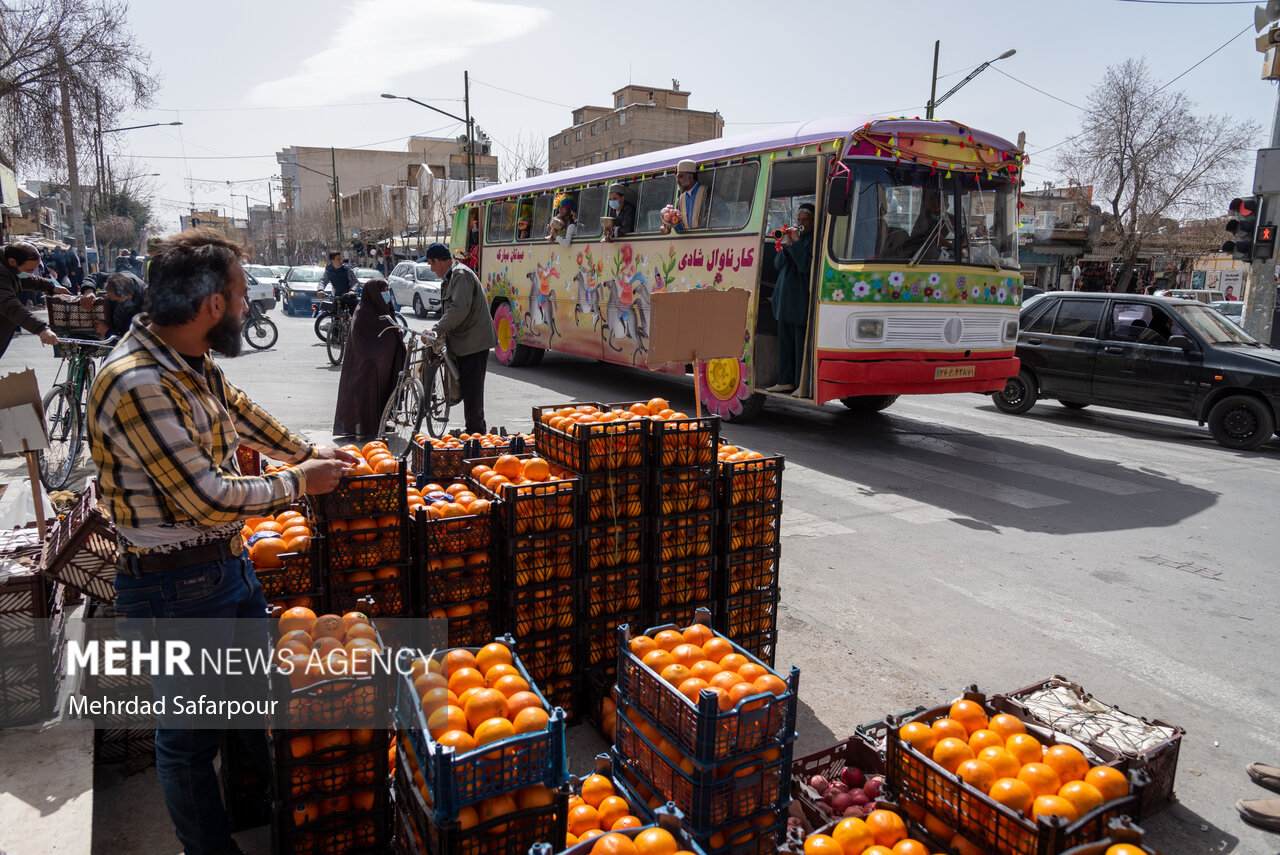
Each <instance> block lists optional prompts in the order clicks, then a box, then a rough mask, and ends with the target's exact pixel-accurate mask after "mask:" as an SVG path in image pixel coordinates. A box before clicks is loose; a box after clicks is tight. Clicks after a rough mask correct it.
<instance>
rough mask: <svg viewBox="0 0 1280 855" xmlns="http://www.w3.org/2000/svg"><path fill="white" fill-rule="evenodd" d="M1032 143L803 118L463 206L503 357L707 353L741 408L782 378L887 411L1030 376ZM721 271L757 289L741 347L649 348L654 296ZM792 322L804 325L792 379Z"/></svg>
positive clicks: (720, 410)
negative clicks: (801, 249)
mask: <svg viewBox="0 0 1280 855" xmlns="http://www.w3.org/2000/svg"><path fill="white" fill-rule="evenodd" d="M1023 159H1024V158H1023V155H1022V153H1021V152H1020V151H1018V150H1017V148H1016V147H1015V146H1014V145H1013V144H1012V143H1010V142H1008V141H1007V140H1005V139H1002V138H1000V137H997V136H994V135H992V134H989V133H985V132H982V131H979V130H977V129H974V128H969V127H966V126H963V125H960V124H957V123H955V122H950V121H925V120H920V119H883V120H873V121H865V120H860V119H855V118H843V119H826V120H818V121H811V122H804V123H800V124H796V125H789V126H784V127H778V128H772V129H770V130H762V131H759V132H756V133H751V134H746V135H742V136H736V137H726V138H722V139H715V140H708V141H705V142H700V143H695V144H692V145H686V146H680V147H677V148H671V149H666V150H664V151H657V152H651V153H648V154H642V155H637V156H634V157H626V158H620V159H617V160H609V161H603V162H600V163H595V164H592V165H590V166H583V167H579V168H577V169H570V170H566V171H562V172H553V173H550V174H547V175H540V176H536V177H532V178H527V179H524V180H520V181H515V182H510V183H506V184H498V185H492V186H489V187H485V188H484V189H482V190H478V191H476V192H474V193H471V194H469V195H468V196H466V197H465V198H463V199H462V200H461V202H460V203H459V205H458V207H457V208H456V209H455V212H454V221H453V232H452V237H451V242H452V245H453V246H454V247H455V248H458V249H461V248H462V247H464V246H465V247H466V251H467V253H468V254H469V258H470V260H471V263H472V264H473V265H474V266H476V268H477V272H478V274H479V275H480V278H481V281H483V282H484V285H485V289H486V292H487V294H488V298H489V301H490V308H491V311H492V314H493V318H494V323H495V325H496V328H497V333H498V346H497V348H496V351H497V358H498V360H499V362H501V363H502V364H504V365H511V366H534V365H537V364H538V362H539V361H540V360H541V359H542V356H543V354H544V353H545V352H546V351H548V350H554V351H558V352H561V353H567V354H574V355H577V356H583V357H588V358H591V359H599V360H604V361H606V362H613V363H617V364H620V365H627V366H636V367H640V368H647V369H649V370H652V371H660V372H665V373H678V374H683V373H685V372H687V371H690V370H696V371H698V372H699V375H700V376H699V377H698V380H699V382H698V384H697V387H698V389H699V390H700V391H699V394H700V395H701V396H702V404H703V406H704V407H706V408H707V409H708V410H709V411H710V412H713V413H717V414H719V415H721V416H724V417H725V418H727V419H730V420H742V419H747V418H750V417H752V416H754V415H755V414H757V413H758V412H759V411H760V408H761V407H762V406H763V405H764V403H765V402H766V401H767V399H768V398H769V397H770V396H774V395H784V396H785V397H786V398H788V399H789V400H803V401H808V402H811V403H813V404H823V403H825V402H827V401H833V400H839V401H841V402H843V403H844V404H845V405H846V406H848V407H850V408H852V409H855V410H878V409H883V408H884V407H886V406H888V405H889V404H891V403H892V402H893V401H894V400H895V398H896V397H897V396H899V395H904V394H932V393H941V392H992V391H996V390H998V389H1002V388H1004V385H1005V380H1006V379H1007V378H1008V377H1011V376H1014V375H1016V374H1017V372H1018V361H1017V358H1016V357H1015V356H1014V345H1015V342H1016V339H1017V334H1018V307H1019V305H1020V304H1021V296H1022V277H1021V275H1020V273H1019V270H1018V242H1017V226H1018V216H1017V215H1018V210H1017V209H1018V204H1019V202H1018V187H1019V183H1020V180H1021V169H1022V162H1023ZM678 167H679V168H680V170H681V171H685V172H687V171H692V172H693V177H694V179H696V182H697V185H698V187H697V190H696V191H695V193H694V197H696V196H697V194H701V198H700V199H699V200H698V205H703V206H705V207H704V208H703V209H702V210H701V211H700V212H698V213H694V212H693V210H692V208H690V209H688V210H687V211H686V212H685V213H684V214H683V216H682V215H681V214H680V213H679V207H678V201H679V202H683V204H685V205H686V206H687V205H689V204H690V200H689V199H686V198H685V196H684V195H683V194H681V192H680V191H681V189H682V188H685V189H687V188H688V184H689V178H688V176H687V175H686V176H682V179H681V186H680V187H678V186H677V174H676V173H677V168H678ZM611 191H612V192H611ZM678 196H679V197H680V199H679V200H678V199H677V197H678ZM565 200H568V203H569V204H568V205H567V206H566V205H565V204H564V203H565ZM611 201H612V202H613V203H614V204H611ZM566 212H567V214H568V216H567V217H566V216H565V214H566ZM690 214H693V219H685V218H686V217H688V216H689V215H690ZM575 215H576V222H573V221H572V220H573V216H575ZM624 215H625V216H624ZM806 215H810V216H808V217H807V216H806ZM810 219H811V221H812V223H813V226H812V240H811V248H812V255H811V258H812V261H811V263H810V265H809V266H808V270H807V273H806V274H805V276H806V277H807V286H808V293H807V295H804V294H801V295H800V297H801V303H800V305H801V310H800V311H801V312H802V314H801V315H800V317H801V318H805V320H804V321H803V322H800V321H799V320H796V321H795V322H793V324H792V325H791V327H790V328H789V329H785V330H784V329H783V328H782V325H781V324H780V323H779V321H778V318H777V317H776V316H775V306H774V302H775V301H774V300H773V297H774V290H775V287H776V286H777V285H778V282H779V275H780V274H779V269H780V267H783V266H785V265H781V264H779V263H778V260H777V256H778V255H779V254H780V253H784V254H788V255H789V256H792V257H801V258H802V257H803V256H798V255H796V254H795V253H792V252H791V244H792V242H793V241H797V238H798V237H801V236H803V234H802V233H801V232H798V231H796V226H797V224H800V223H804V222H808V221H810ZM566 220H567V221H568V222H566ZM623 222H625V224H626V225H625V227H623V226H620V223H623ZM570 224H571V225H572V228H569V225H570ZM694 225H696V226H698V227H697V228H693V227H691V226H694ZM673 226H674V227H673ZM704 288H713V289H729V288H741V289H744V290H745V291H747V292H749V295H750V296H749V300H748V304H747V305H748V308H747V316H746V323H745V328H744V329H743V331H742V352H741V354H740V355H738V356H736V357H735V358H721V359H713V360H710V361H709V362H706V363H698V364H696V365H689V364H686V363H679V364H672V363H660V364H656V363H655V361H654V360H650V359H649V358H648V342H649V337H650V335H651V334H652V333H653V330H652V329H651V328H650V321H651V313H650V300H651V298H652V296H653V295H654V294H656V293H659V292H663V291H685V290H690V289H704ZM788 288H789V289H792V290H794V289H793V286H788ZM806 296H807V309H805V308H804V303H805V302H806V301H805V300H804V298H805V297H806ZM788 300H789V301H790V303H789V305H791V306H792V307H794V306H795V305H796V294H795V293H789V295H788ZM794 311H795V310H794V308H792V309H788V310H787V313H788V314H794ZM780 332H781V333H785V335H784V341H785V340H786V339H787V337H788V336H790V337H792V338H795V333H796V332H802V333H803V336H802V341H803V344H802V345H801V346H800V350H799V353H800V363H801V364H799V365H797V366H795V372H794V373H795V375H796V376H795V380H794V381H793V382H791V383H788V384H786V385H782V384H779V383H778V377H779V368H780V362H779V356H780V354H779V334H780ZM787 386H794V387H795V388H794V389H793V390H789V389H787V388H786V387H787ZM771 390H774V391H771Z"/></svg>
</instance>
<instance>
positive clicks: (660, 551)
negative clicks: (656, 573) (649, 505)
mask: <svg viewBox="0 0 1280 855" xmlns="http://www.w3.org/2000/svg"><path fill="white" fill-rule="evenodd" d="M715 538H716V514H715V511H698V512H696V513H692V514H676V515H674V516H669V517H656V518H654V520H653V555H654V560H655V561H661V562H663V563H666V562H668V561H675V560H676V559H678V558H706V557H708V556H711V555H714V554H715V547H716V543H715Z"/></svg>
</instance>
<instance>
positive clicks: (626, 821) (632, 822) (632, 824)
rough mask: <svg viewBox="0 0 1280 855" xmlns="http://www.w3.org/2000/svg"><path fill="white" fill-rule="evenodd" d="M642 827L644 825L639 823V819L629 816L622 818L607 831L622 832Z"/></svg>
mask: <svg viewBox="0 0 1280 855" xmlns="http://www.w3.org/2000/svg"><path fill="white" fill-rule="evenodd" d="M642 825H644V823H643V822H641V821H640V817H638V816H634V815H629V816H624V817H622V818H621V819H619V820H618V821H617V822H615V823H614V824H613V825H611V826H609V830H610V831H622V830H623V829H624V828H640V827H641V826H642Z"/></svg>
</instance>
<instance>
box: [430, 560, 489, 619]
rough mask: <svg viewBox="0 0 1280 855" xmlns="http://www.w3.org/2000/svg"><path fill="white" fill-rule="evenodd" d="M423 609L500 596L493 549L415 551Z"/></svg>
mask: <svg viewBox="0 0 1280 855" xmlns="http://www.w3.org/2000/svg"><path fill="white" fill-rule="evenodd" d="M414 558H415V560H416V561H417V562H418V565H419V569H418V570H417V577H418V580H419V590H420V591H421V592H422V609H423V611H424V612H425V610H427V609H432V608H436V607H439V606H447V605H450V604H452V603H466V602H471V601H472V600H483V599H491V598H495V597H496V596H497V592H498V584H497V575H498V570H497V566H496V563H495V561H494V555H493V551H492V550H488V549H485V550H480V551H477V552H460V553H437V552H427V551H424V550H422V549H417V550H414Z"/></svg>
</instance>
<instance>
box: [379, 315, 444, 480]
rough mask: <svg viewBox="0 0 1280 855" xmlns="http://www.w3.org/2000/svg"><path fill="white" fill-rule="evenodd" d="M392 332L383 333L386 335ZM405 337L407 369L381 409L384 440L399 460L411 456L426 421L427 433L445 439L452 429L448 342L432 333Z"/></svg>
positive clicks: (408, 333)
mask: <svg viewBox="0 0 1280 855" xmlns="http://www.w3.org/2000/svg"><path fill="white" fill-rule="evenodd" d="M388 332H391V330H384V331H383V333H382V334H383V335H385V334H386V333H388ZM399 332H400V334H401V335H403V336H404V337H405V360H404V367H403V368H401V369H400V379H399V380H397V381H396V385H395V387H394V388H393V389H392V390H391V397H389V398H388V399H387V404H386V407H384V408H383V410H382V431H381V434H382V438H383V440H385V441H386V443H387V448H388V449H389V450H390V451H391V453H392V454H393V455H394V456H396V457H397V458H403V457H404V456H405V455H406V454H408V453H409V449H410V447H411V445H412V443H413V438H414V437H415V436H416V435H417V434H418V433H420V432H421V430H422V423H423V421H424V420H425V421H426V427H427V433H429V434H430V435H431V436H434V437H443V436H444V435H445V433H446V432H447V431H448V430H449V407H450V404H449V395H448V389H447V384H446V381H447V379H448V378H447V376H446V372H451V371H452V370H453V368H452V367H451V365H450V363H449V360H448V355H447V350H446V347H445V342H444V339H443V338H439V337H438V336H436V334H435V333H434V332H432V331H430V330H427V331H425V332H416V331H414V330H401V331H399Z"/></svg>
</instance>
